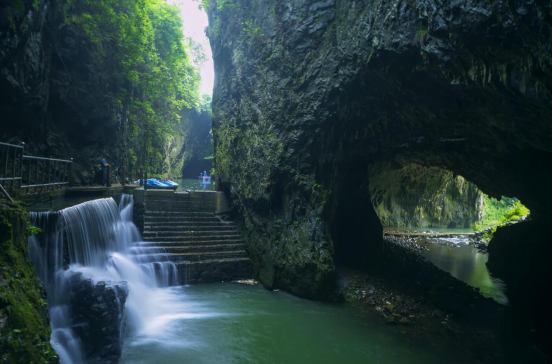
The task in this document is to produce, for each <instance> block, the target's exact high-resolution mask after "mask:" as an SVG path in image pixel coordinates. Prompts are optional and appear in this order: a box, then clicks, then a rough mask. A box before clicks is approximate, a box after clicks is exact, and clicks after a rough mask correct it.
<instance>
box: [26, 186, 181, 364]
mask: <svg viewBox="0 0 552 364" xmlns="http://www.w3.org/2000/svg"><path fill="white" fill-rule="evenodd" d="M132 210H133V196H132V195H123V196H122V197H121V201H120V203H119V206H117V204H116V203H115V201H114V200H113V199H111V198H108V199H98V200H94V201H89V202H85V203H83V204H80V205H76V206H73V207H69V208H66V209H64V210H61V211H59V212H40V213H31V220H32V224H33V225H34V226H37V227H40V228H41V229H42V230H43V232H42V233H40V234H38V235H36V236H32V237H30V238H29V248H30V252H31V258H32V260H33V263H34V265H35V267H36V270H37V274H38V276H39V277H40V279H41V280H42V281H43V283H44V285H45V286H46V289H47V292H48V305H49V309H50V316H51V327H52V337H51V342H52V346H53V347H54V349H55V350H56V352H57V353H58V355H59V357H60V361H61V363H62V364H81V363H92V362H94V363H96V362H102V360H101V359H103V358H100V359H98V358H95V359H94V360H92V359H90V355H96V352H98V351H102V350H103V349H102V350H98V346H101V345H105V343H102V342H101V340H100V339H98V338H91V337H90V336H92V334H91V332H90V330H92V329H93V328H94V327H96V326H97V325H98V323H97V322H96V321H94V320H93V319H92V318H90V319H89V321H87V320H86V316H87V314H89V311H87V310H96V311H97V310H98V307H97V306H93V305H92V303H91V302H89V303H87V302H88V301H90V297H93V298H94V297H96V296H94V295H105V296H106V297H108V298H110V299H111V301H112V302H111V301H108V302H105V301H106V299H105V298H104V297H103V296H102V297H98V298H97V301H98V302H102V303H103V304H104V305H106V307H107V308H109V307H110V309H113V307H116V312H114V313H113V314H112V315H111V316H115V317H116V319H117V323H118V324H117V325H118V327H117V329H116V330H109V331H115V332H118V337H117V338H116V339H118V340H119V343H118V345H114V346H113V345H109V346H108V347H109V350H111V351H109V355H112V356H113V357H115V356H117V355H120V347H121V345H122V337H123V334H124V331H125V327H126V326H127V324H128V327H129V328H130V329H132V330H135V331H138V332H139V331H140V330H141V329H142V328H144V327H145V326H146V325H147V323H148V312H150V311H151V309H152V307H153V306H154V305H155V301H154V300H155V295H156V290H158V289H159V287H167V286H174V285H177V284H178V276H177V267H176V265H175V263H173V262H171V261H169V260H168V259H167V261H164V259H160V255H164V254H166V253H165V252H164V251H162V250H161V251H160V250H159V249H158V250H152V249H151V248H150V249H147V248H141V247H140V243H141V236H140V233H139V232H138V229H137V228H136V226H135V225H134V224H133V223H132ZM107 291H110V293H109V294H107V293H106V292H107ZM127 295H128V297H127ZM83 297H87V298H86V299H85V298H83ZM89 306H90V307H89ZM107 308H106V309H107ZM96 311H94V312H96ZM83 317H84V318H83ZM114 321H115V320H114ZM111 325H115V323H114V322H112V323H111ZM112 335H115V333H113V334H112ZM100 336H101V335H100ZM91 341H94V342H93V343H91ZM94 345H95V346H94ZM98 355H99V354H98Z"/></svg>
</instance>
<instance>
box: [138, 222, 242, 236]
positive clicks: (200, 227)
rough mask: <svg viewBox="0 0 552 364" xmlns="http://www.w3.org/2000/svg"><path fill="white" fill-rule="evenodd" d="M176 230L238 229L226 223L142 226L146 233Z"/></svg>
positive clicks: (172, 231)
mask: <svg viewBox="0 0 552 364" xmlns="http://www.w3.org/2000/svg"><path fill="white" fill-rule="evenodd" d="M178 231H213V232H214V231H235V232H237V231H238V228H237V227H236V226H228V225H224V224H221V225H192V224H190V225H187V226H182V225H173V226H165V225H158V226H155V225H154V226H144V234H146V233H157V234H160V233H174V232H178Z"/></svg>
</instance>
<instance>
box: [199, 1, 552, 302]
mask: <svg viewBox="0 0 552 364" xmlns="http://www.w3.org/2000/svg"><path fill="white" fill-rule="evenodd" d="M208 13H209V19H210V24H211V25H210V28H209V37H210V39H211V45H212V48H213V54H214V61H215V70H216V75H217V80H216V83H215V93H214V100H213V113H214V121H213V125H214V139H215V150H216V169H217V173H218V177H220V188H222V189H223V190H225V191H227V192H228V193H229V194H230V196H231V197H232V199H233V202H234V204H235V211H236V215H237V216H238V218H239V219H240V220H241V226H242V229H243V232H244V235H245V237H246V244H247V246H248V249H249V251H250V253H251V256H252V258H253V259H254V265H255V270H256V272H257V275H258V276H259V277H260V278H261V281H262V282H263V283H264V284H265V285H266V286H268V287H280V288H284V289H287V290H289V291H291V292H293V293H297V294H300V295H303V296H307V297H317V298H325V297H326V298H327V297H331V292H332V287H333V275H334V274H335V262H336V261H337V262H338V263H339V261H344V262H345V261H347V260H350V259H354V258H355V257H357V258H358V257H359V256H364V257H365V258H370V257H371V258H375V257H377V256H378V254H379V251H381V229H382V228H381V224H380V222H379V220H378V218H377V215H376V213H375V211H374V209H373V208H372V205H371V203H370V202H371V200H372V196H371V194H370V175H372V176H373V175H378V174H380V172H381V171H377V168H379V167H378V166H382V167H383V168H384V167H385V163H381V162H383V161H393V162H397V163H399V164H402V165H406V164H412V163H416V164H419V165H422V166H433V167H439V168H442V169H446V170H449V171H451V172H453V173H454V174H455V175H461V176H464V177H465V178H466V179H467V180H468V181H470V182H472V183H474V184H475V185H477V186H478V188H480V189H481V190H482V191H483V192H484V193H486V194H489V195H490V196H493V197H499V196H502V195H504V196H516V197H518V198H519V199H520V200H521V201H523V202H524V204H526V205H527V206H528V207H529V208H530V209H531V212H532V215H533V218H534V219H539V218H543V219H544V218H546V215H548V214H549V213H548V210H549V209H548V207H547V206H549V205H550V203H552V190H551V189H550V188H549V187H548V183H549V181H550V180H551V179H552V140H551V139H552V125H551V124H550V123H549V122H547V120H548V119H549V116H550V115H551V111H552V102H551V89H552V88H551V85H552V68H551V65H552V62H551V60H552V51H551V50H552V37H551V36H550V35H551V29H552V27H551V24H552V21H551V19H552V14H551V7H550V4H549V3H545V2H540V1H528V2H527V1H524V2H522V1H517V0H514V1H500V0H497V1H484V0H474V1H470V2H450V1H444V0H431V1H425V0H424V1H407V2H405V1H399V0H396V1H383V0H378V1H362V0H301V1H292V0H284V1H280V0H267V1H262V2H259V1H252V0H235V1H211V6H210V7H209V10H208ZM374 169H376V170H374ZM539 241H541V243H539V244H544V240H542V239H541V240H539ZM365 264H367V263H365Z"/></svg>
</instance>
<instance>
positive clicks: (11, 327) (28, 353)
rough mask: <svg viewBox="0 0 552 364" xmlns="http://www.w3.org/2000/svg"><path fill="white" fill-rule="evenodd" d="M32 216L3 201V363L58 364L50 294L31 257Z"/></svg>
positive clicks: (0, 329)
mask: <svg viewBox="0 0 552 364" xmlns="http://www.w3.org/2000/svg"><path fill="white" fill-rule="evenodd" d="M28 226H29V215H28V214H27V212H26V211H25V209H23V208H21V207H20V206H18V205H5V204H3V203H2V202H0V268H1V271H0V360H1V361H2V362H4V363H10V364H15V363H21V364H28V363H57V362H58V359H57V356H56V353H55V352H54V349H53V348H52V346H51V345H50V315H49V313H48V306H47V303H46V291H45V289H44V287H43V285H42V283H41V282H40V280H39V279H38V277H37V276H36V272H35V268H34V266H33V264H32V262H31V260H30V257H29V250H28V248H27V237H28V231H27V228H28Z"/></svg>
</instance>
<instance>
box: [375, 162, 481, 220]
mask: <svg viewBox="0 0 552 364" xmlns="http://www.w3.org/2000/svg"><path fill="white" fill-rule="evenodd" d="M374 169H375V170H376V171H378V174H376V175H373V176H370V195H371V196H372V203H373V205H374V208H375V209H376V213H377V214H378V217H379V219H380V221H381V223H382V224H383V226H389V227H434V228H470V227H472V228H473V226H474V223H475V222H476V221H477V220H479V219H480V218H481V214H482V213H483V211H482V203H483V194H482V193H481V191H479V189H478V188H477V187H476V186H475V185H474V184H473V183H470V182H468V181H466V180H465V179H464V178H463V177H461V176H454V175H453V173H452V172H449V171H446V170H443V169H440V168H436V167H430V168H426V167H422V166H420V165H418V164H409V165H405V166H400V165H396V164H393V163H390V164H387V165H386V166H383V167H382V166H379V167H376V168H374Z"/></svg>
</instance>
